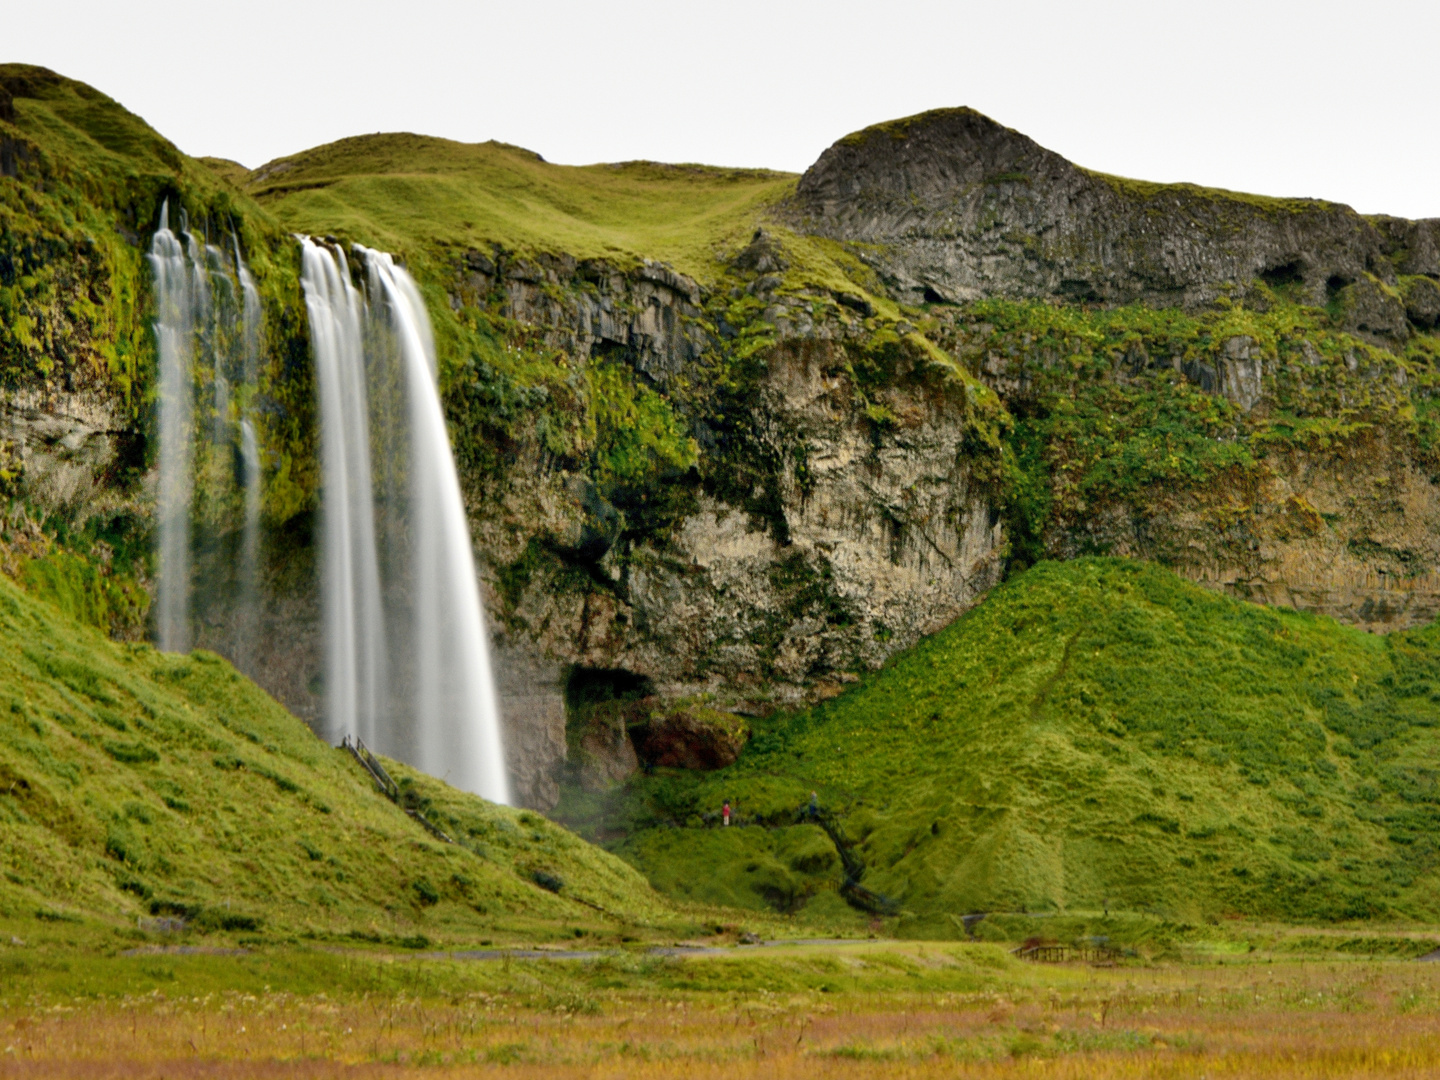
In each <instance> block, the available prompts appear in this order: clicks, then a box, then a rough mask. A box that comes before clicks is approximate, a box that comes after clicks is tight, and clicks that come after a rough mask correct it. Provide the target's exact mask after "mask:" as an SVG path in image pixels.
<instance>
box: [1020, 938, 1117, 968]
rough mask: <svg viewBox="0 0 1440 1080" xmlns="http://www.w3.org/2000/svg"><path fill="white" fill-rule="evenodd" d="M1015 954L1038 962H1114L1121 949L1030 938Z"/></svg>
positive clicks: (1022, 958) (1023, 958)
mask: <svg viewBox="0 0 1440 1080" xmlns="http://www.w3.org/2000/svg"><path fill="white" fill-rule="evenodd" d="M1013 954H1014V955H1015V956H1018V957H1019V958H1020V959H1021V960H1033V961H1035V962H1036V963H1038V964H1065V963H1081V964H1113V963H1115V962H1116V961H1117V960H1119V959H1120V950H1119V949H1112V948H1111V947H1110V946H1108V945H1062V944H1061V943H1060V942H1058V941H1043V940H1041V939H1039V938H1030V939H1029V940H1027V941H1025V942H1023V943H1022V944H1021V945H1020V947H1019V948H1017V949H1014V950H1013Z"/></svg>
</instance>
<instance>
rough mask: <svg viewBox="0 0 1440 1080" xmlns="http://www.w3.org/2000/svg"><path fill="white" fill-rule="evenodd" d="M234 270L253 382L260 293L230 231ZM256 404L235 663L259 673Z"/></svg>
mask: <svg viewBox="0 0 1440 1080" xmlns="http://www.w3.org/2000/svg"><path fill="white" fill-rule="evenodd" d="M231 245H232V246H233V248H234V250H235V272H236V276H237V277H238V278H239V281H240V296H241V311H240V319H241V321H240V326H241V337H240V380H241V386H242V387H253V386H254V385H255V380H256V378H257V377H258V375H259V367H260V319H261V309H260V292H259V290H258V289H256V288H255V282H254V280H253V279H252V278H251V277H250V270H249V269H248V268H247V267H246V265H245V260H244V259H243V258H242V257H241V255H240V242H239V241H238V240H237V239H235V237H234V236H233V235H232V236H231ZM252 412H253V403H252V402H251V401H250V399H249V398H248V397H247V398H245V399H244V401H243V405H242V415H241V418H240V424H239V431H240V462H241V465H242V467H243V469H244V475H243V477H242V483H243V485H244V487H243V490H244V493H245V524H244V527H243V530H242V532H241V534H240V566H239V575H238V587H239V597H238V599H237V603H236V631H235V666H236V667H238V668H239V669H240V670H241V671H243V672H245V673H246V674H247V675H251V676H253V675H255V674H256V671H255V661H254V656H255V647H254V643H255V638H256V635H257V634H259V633H260V499H261V488H260V483H261V467H260V443H259V440H258V439H256V437H255V425H254V422H253V420H252Z"/></svg>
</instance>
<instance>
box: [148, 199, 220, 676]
mask: <svg viewBox="0 0 1440 1080" xmlns="http://www.w3.org/2000/svg"><path fill="white" fill-rule="evenodd" d="M182 221H183V213H182ZM181 232H182V233H185V228H184V225H183V224H182V226H181ZM185 235H186V238H187V240H190V246H192V247H193V243H194V241H193V240H191V239H190V238H189V235H188V233H185ZM150 267H151V270H152V271H153V273H154V275H155V308H156V312H155V343H156V350H157V352H158V354H159V357H158V358H159V367H160V417H159V438H160V454H159V457H160V490H159V494H158V500H157V502H158V506H157V513H156V517H157V518H158V530H157V531H158V534H159V587H158V589H157V596H156V598H155V627H156V632H157V636H158V638H159V644H160V648H161V649H164V650H165V651H166V652H184V651H186V650H187V649H188V648H189V647H190V629H189V594H190V494H191V477H190V425H191V414H192V412H193V408H192V405H193V401H192V396H193V382H192V377H191V365H192V360H193V356H194V349H195V334H196V331H197V328H198V327H199V326H200V325H201V323H202V322H203V317H204V309H205V307H207V306H208V299H209V292H208V289H207V288H206V284H205V281H204V277H205V271H204V268H203V265H197V263H196V262H195V260H194V259H193V258H192V257H191V254H190V253H189V252H187V250H186V246H184V245H182V244H181V243H180V240H179V239H178V238H177V237H176V236H175V234H174V233H173V232H171V231H170V203H169V200H166V202H165V204H164V205H163V206H162V208H161V210H160V228H159V230H157V231H156V233H155V237H154V239H153V240H152V241H151V244H150Z"/></svg>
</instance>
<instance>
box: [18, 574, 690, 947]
mask: <svg viewBox="0 0 1440 1080" xmlns="http://www.w3.org/2000/svg"><path fill="white" fill-rule="evenodd" d="M395 772H396V775H397V777H399V778H400V783H401V786H402V789H403V790H404V792H405V797H406V799H407V800H408V801H409V802H410V803H411V804H412V805H418V806H422V807H426V808H427V812H428V814H429V816H430V817H431V818H432V819H433V820H434V821H436V822H438V823H440V825H441V827H442V828H444V829H445V830H447V831H448V832H449V834H450V835H451V836H452V837H454V838H455V839H456V840H457V841H459V842H458V843H456V844H445V843H441V842H438V841H436V840H435V839H434V838H432V837H431V836H430V835H429V834H428V833H427V832H426V831H425V830H424V829H423V828H422V827H421V826H420V825H419V824H417V823H416V822H415V821H413V820H411V819H410V818H409V817H407V816H406V815H405V814H404V813H403V812H402V811H401V810H400V809H399V808H398V807H397V806H395V805H394V804H392V803H390V802H389V801H387V800H386V799H384V798H383V797H382V796H380V795H378V794H377V793H376V792H375V791H374V789H373V787H372V785H371V784H370V782H369V780H368V779H367V777H366V776H365V775H364V774H363V773H362V772H361V771H360V769H359V767H358V766H357V765H355V764H354V763H353V762H352V761H351V760H350V759H349V757H348V756H347V755H346V754H345V753H344V752H343V751H340V750H335V749H331V748H330V747H327V746H325V745H324V744H323V743H321V742H320V741H319V740H317V739H316V738H315V737H314V736H313V735H312V734H311V733H310V732H309V731H308V730H307V729H306V728H305V727H304V725H303V724H301V723H300V722H299V721H298V720H296V719H295V718H294V717H292V716H290V715H289V714H288V713H286V712H285V711H284V710H283V709H281V708H280V707H279V706H278V705H276V704H275V703H274V702H273V701H272V700H271V699H270V698H268V697H266V696H265V695H264V694H263V693H262V692H261V691H260V690H258V689H257V688H256V687H255V686H254V685H253V684H251V683H250V682H248V681H247V680H245V679H243V678H241V677H240V676H239V675H238V674H237V673H236V672H235V671H234V670H233V669H232V668H231V667H230V666H229V665H228V664H226V663H225V662H224V661H222V660H220V659H219V658H217V657H215V656H212V655H209V654H205V653H196V654H194V655H192V656H188V657H182V656H175V655H169V654H162V653H158V652H156V651H155V650H153V649H152V648H150V647H149V646H148V645H121V644H117V643H114V642H111V641H108V640H106V639H105V638H104V637H102V636H101V635H100V634H99V633H97V632H95V631H93V630H90V629H89V628H86V627H83V626H81V625H79V624H76V623H74V622H72V621H70V620H69V619H67V618H65V617H64V616H62V615H61V614H60V613H59V612H58V611H57V610H56V609H54V608H52V607H50V606H49V605H47V604H45V603H43V602H40V601H37V600H34V599H32V598H30V597H28V596H26V595H25V594H24V593H23V592H21V591H20V590H19V589H18V588H16V587H15V586H14V585H12V584H10V583H9V582H8V581H3V580H0V924H4V925H9V926H11V927H12V928H13V929H14V930H15V932H17V933H19V934H20V935H21V936H22V937H24V936H29V935H30V934H31V933H32V932H33V930H34V920H35V919H36V918H39V919H42V920H50V921H51V922H56V921H69V920H74V921H79V922H85V923H89V924H92V925H94V926H99V927H102V928H103V927H104V926H106V925H113V926H116V927H120V926H123V925H126V924H128V925H129V926H130V927H131V928H132V929H133V928H134V926H135V925H136V924H135V919H136V918H137V917H141V918H143V917H150V916H170V917H173V916H180V917H183V918H185V919H187V920H189V923H190V926H191V928H192V929H198V930H200V931H202V932H214V931H227V930H228V931H232V932H241V931H244V932H260V933H262V934H268V935H294V934H305V935H315V936H319V937H322V938H323V937H329V936H336V937H343V936H357V935H358V936H360V937H364V938H370V939H374V940H392V939H403V938H406V937H410V938H415V937H416V936H417V935H421V936H424V937H428V938H430V939H436V940H446V941H455V940H476V939H482V938H489V937H492V936H493V937H499V938H507V937H513V936H516V935H524V936H528V937H537V936H538V937H544V936H550V935H553V934H565V935H573V933H574V931H575V930H576V929H577V928H578V929H581V930H591V931H594V932H598V933H619V932H620V931H621V930H626V929H627V928H630V927H632V926H636V925H639V926H647V925H653V924H667V925H674V924H675V918H676V917H675V915H674V913H673V911H672V910H671V909H670V908H669V906H668V905H667V904H666V903H665V902H664V901H662V900H661V899H660V898H659V897H658V896H657V895H656V894H655V893H654V892H653V891H652V890H651V889H650V888H649V886H647V885H646V884H645V882H644V881H643V880H642V879H641V878H640V876H639V875H638V874H637V873H636V872H635V871H634V870H632V869H631V868H630V867H628V866H626V865H625V864H624V863H622V862H621V861H620V860H618V859H616V858H615V857H614V856H612V855H609V854H606V853H605V852H603V851H600V850H598V849H596V848H593V847H591V846H590V845H588V844H585V843H584V842H583V841H581V840H579V839H578V838H577V837H575V836H573V835H572V834H570V833H567V832H566V831H564V830H563V829H561V828H559V827H557V826H555V825H553V824H551V823H549V822H547V821H546V820H545V819H543V818H541V817H540V816H538V815H535V814H531V813H528V812H522V811H516V810H511V809H508V808H504V807H497V806H493V805H491V804H488V803H485V802H483V801H482V800H479V799H477V798H474V797H472V796H469V795H465V794H462V793H460V792H457V791H454V790H452V789H450V788H448V787H446V786H445V785H444V784H443V783H441V782H439V781H436V780H432V779H429V778H425V777H421V776H418V775H416V774H414V773H411V772H408V771H406V770H403V769H402V768H400V767H399V766H396V769H395ZM537 882H544V883H546V884H547V885H548V886H549V889H548V890H547V888H542V887H541V886H540V885H539V884H537ZM557 888H558V893H557V892H555V891H551V890H554V889H557ZM27 927H28V929H27ZM631 932H633V931H631Z"/></svg>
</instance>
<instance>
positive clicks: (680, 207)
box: [245, 134, 894, 315]
mask: <svg viewBox="0 0 1440 1080" xmlns="http://www.w3.org/2000/svg"><path fill="white" fill-rule="evenodd" d="M797 179H798V178H797V177H796V176H794V175H793V174H790V173H780V172H771V171H769V170H766V169H728V168H723V167H718V166H711V165H667V164H661V163H658V162H653V161H629V162H621V163H617V164H603V165H584V166H572V165H554V164H551V163H549V162H547V161H545V160H544V159H543V158H542V157H540V156H539V155H538V154H535V153H533V152H532V151H529V150H524V149H521V148H520V147H517V146H509V145H507V144H505V143H497V142H488V143H458V142H452V141H450V140H448V139H437V138H431V137H428V136H423V135H409V134H386V135H363V136H357V137H355V138H350V139H342V140H340V141H339V142H336V143H330V144H329V145H327V146H320V147H316V148H315V149H313V150H306V151H304V152H302V153H299V154H296V155H294V156H293V157H288V158H282V159H280V160H278V161H272V162H270V163H269V164H267V165H264V166H262V167H260V168H259V169H256V170H255V171H254V172H252V173H251V174H250V175H249V178H248V180H247V181H246V185H245V187H246V190H247V191H248V192H249V193H250V194H251V195H253V196H254V197H255V198H256V199H257V200H258V201H259V202H260V203H261V204H262V205H264V206H265V207H266V209H268V210H269V211H270V212H271V213H273V214H274V215H275V216H276V218H278V219H279V220H280V222H281V223H283V224H284V225H285V227H286V228H288V229H291V230H294V231H296V232H310V233H316V234H326V235H330V234H334V235H339V236H342V237H344V238H347V239H353V240H359V241H361V242H363V243H366V244H371V245H375V246H378V247H382V248H385V249H387V250H389V251H394V252H396V253H399V254H401V255H403V256H404V257H406V258H407V259H408V260H409V262H410V265H411V266H412V268H414V269H415V270H416V271H417V273H418V274H419V275H420V277H421V278H422V279H424V278H426V277H429V276H435V277H448V275H449V274H450V273H452V272H453V268H452V267H451V266H450V265H448V263H449V261H450V260H452V259H454V258H455V257H456V256H457V255H459V254H460V253H461V252H463V251H464V250H465V249H467V248H475V249H480V250H482V251H484V250H488V249H489V247H490V246H491V245H492V244H498V245H499V246H501V247H502V248H505V249H506V250H508V251H512V252H517V253H519V254H521V255H525V256H533V255H535V254H538V253H552V254H553V253H559V252H564V253H565V254H567V255H570V256H573V257H574V258H577V259H603V260H605V261H606V262H608V263H610V264H612V265H614V266H616V267H619V268H622V269H627V268H632V267H635V266H638V265H639V264H640V263H641V262H643V261H646V260H653V261H658V262H662V263H666V264H668V265H670V266H672V267H673V268H674V269H676V270H678V271H680V272H681V273H683V274H688V275H689V276H691V277H693V278H694V279H696V280H697V281H699V282H700V283H701V284H703V285H711V286H713V285H716V284H717V283H719V282H720V281H721V280H722V279H723V278H725V276H726V274H727V270H728V266H727V263H728V260H730V259H731V258H733V257H734V256H735V254H736V253H737V252H738V251H739V250H740V249H741V248H743V247H744V246H745V245H746V243H748V242H749V240H750V238H751V236H752V234H753V233H754V231H755V229H756V227H757V226H760V225H764V226H765V227H766V228H768V229H770V230H772V231H773V233H774V234H775V235H776V237H777V242H778V243H779V244H780V245H781V246H782V247H783V249H784V251H785V255H786V259H787V262H788V263H789V264H790V265H789V266H787V267H786V268H785V270H784V271H783V276H784V278H785V286H786V288H788V289H801V288H803V287H805V286H810V285H814V286H819V287H822V288H833V289H839V290H844V291H847V292H856V291H861V292H863V291H865V290H864V288H863V286H864V285H865V284H866V283H868V282H871V281H872V280H873V274H872V273H871V272H870V271H869V270H867V269H866V268H865V267H864V266H863V265H862V264H861V263H860V262H859V261H858V260H857V259H855V258H854V257H853V256H852V255H850V254H847V253H846V252H845V251H844V250H843V248H842V247H841V246H840V245H839V244H836V243H833V242H831V241H828V240H821V239H818V238H816V237H810V236H805V235H802V234H800V233H797V232H794V231H792V230H790V229H788V228H786V227H785V226H784V224H783V223H782V222H780V221H778V220H777V219H776V216H775V213H774V210H775V206H776V204H777V203H779V202H780V201H781V200H782V199H784V198H785V197H786V196H788V195H789V194H790V193H791V192H792V191H793V190H794V187H795V181H796V180H797ZM857 283H858V284H857ZM876 292H877V293H878V292H880V290H878V289H876ZM872 300H874V301H875V302H876V303H878V304H879V305H880V307H881V308H882V309H883V310H885V311H888V312H890V313H891V314H892V315H893V313H894V307H893V305H892V304H891V303H890V302H889V301H888V300H885V299H883V298H881V297H879V296H872ZM442 314H443V313H442Z"/></svg>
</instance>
